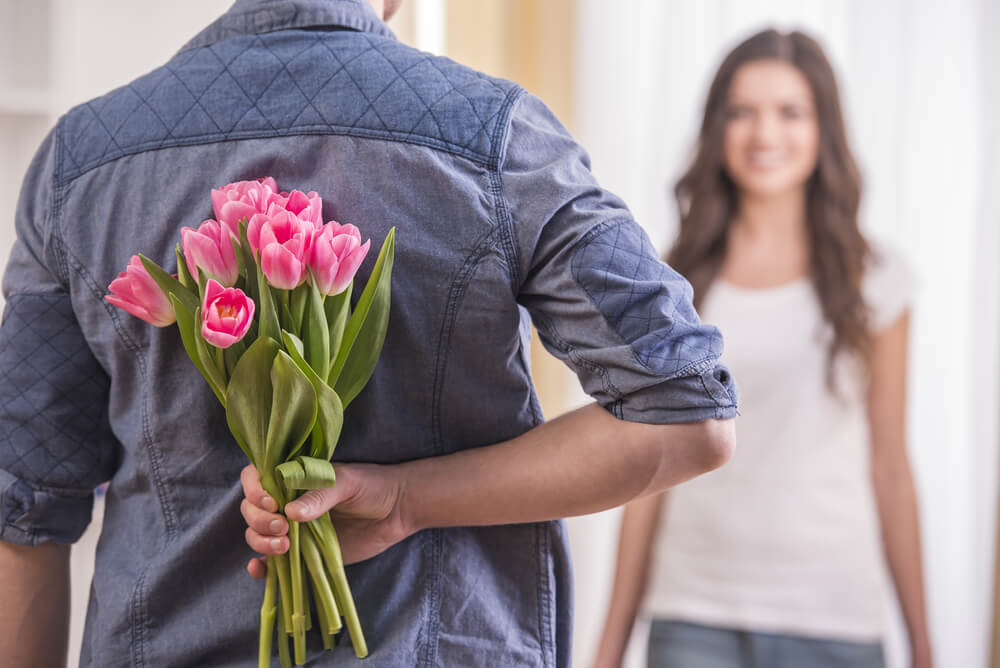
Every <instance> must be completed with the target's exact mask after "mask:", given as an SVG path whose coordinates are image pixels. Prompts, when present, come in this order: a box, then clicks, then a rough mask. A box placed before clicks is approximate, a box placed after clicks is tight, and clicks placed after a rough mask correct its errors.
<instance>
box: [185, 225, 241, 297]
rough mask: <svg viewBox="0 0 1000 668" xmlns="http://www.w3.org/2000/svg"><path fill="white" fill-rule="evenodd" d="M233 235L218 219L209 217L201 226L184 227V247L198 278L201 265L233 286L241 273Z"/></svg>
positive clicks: (191, 269) (189, 262)
mask: <svg viewBox="0 0 1000 668" xmlns="http://www.w3.org/2000/svg"><path fill="white" fill-rule="evenodd" d="M232 238H233V237H232V234H231V233H230V231H229V229H228V228H225V227H223V226H222V225H220V224H219V223H217V222H215V221H214V220H206V221H205V222H203V223H202V224H201V226H200V227H198V229H194V228H192V227H185V228H183V229H182V230H181V246H182V247H183V248H184V258H185V259H186V260H187V266H188V271H190V272H191V275H192V276H193V277H194V278H195V280H197V279H198V268H199V267H201V268H202V269H204V270H205V272H206V273H207V274H208V275H209V276H210V277H212V278H214V279H215V280H217V281H218V282H219V283H221V284H222V285H224V286H225V287H232V286H233V285H235V284H236V279H237V278H239V275H240V267H239V264H238V263H237V262H236V251H235V250H234V249H233V242H232Z"/></svg>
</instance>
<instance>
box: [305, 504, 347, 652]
mask: <svg viewBox="0 0 1000 668" xmlns="http://www.w3.org/2000/svg"><path fill="white" fill-rule="evenodd" d="M310 526H311V524H310ZM300 540H301V542H302V556H303V558H305V560H306V567H307V568H308V569H309V577H310V578H311V579H312V585H313V596H314V597H315V599H316V610H317V611H318V612H319V616H320V620H321V622H322V623H321V624H320V626H321V627H322V630H323V632H324V633H337V632H338V631H340V629H341V628H343V625H342V624H341V623H340V611H339V610H338V609H337V604H336V602H335V601H334V599H333V590H331V589H330V580H329V579H328V578H327V576H326V570H325V569H324V568H323V558H322V557H321V556H320V554H319V548H317V547H316V541H315V539H314V538H313V534H312V532H309V531H306V532H305V533H303V534H302V536H301V539H300ZM324 616H325V617H326V620H325V621H323V618H324Z"/></svg>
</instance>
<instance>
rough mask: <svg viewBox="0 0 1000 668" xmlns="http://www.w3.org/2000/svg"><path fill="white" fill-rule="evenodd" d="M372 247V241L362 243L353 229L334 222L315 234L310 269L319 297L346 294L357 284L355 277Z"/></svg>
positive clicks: (355, 229) (350, 226) (351, 226)
mask: <svg viewBox="0 0 1000 668" xmlns="http://www.w3.org/2000/svg"><path fill="white" fill-rule="evenodd" d="M371 245H372V240H371V239H369V240H368V241H366V242H365V243H364V244H362V243H361V232H360V231H359V230H358V228H356V227H355V226H354V225H341V224H340V223H338V222H336V221H334V220H331V221H330V222H329V223H327V224H326V225H324V226H323V227H322V228H321V229H319V230H316V233H315V234H314V236H313V243H312V253H311V254H310V257H309V266H310V267H311V268H312V272H313V276H314V277H315V278H316V287H317V289H318V290H319V292H320V294H323V295H336V294H340V293H341V292H343V291H344V289H345V288H347V286H348V285H349V284H350V282H351V281H352V280H354V274H356V273H357V271H358V267H360V266H361V261H362V260H364V259H365V255H367V254H368V249H369V248H370V247H371Z"/></svg>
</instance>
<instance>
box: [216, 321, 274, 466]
mask: <svg viewBox="0 0 1000 668" xmlns="http://www.w3.org/2000/svg"><path fill="white" fill-rule="evenodd" d="M278 350H279V346H278V342H277V341H275V340H274V339H271V338H268V337H266V336H262V337H261V338H259V339H257V340H256V341H254V343H253V345H251V346H250V347H249V348H248V349H247V351H246V352H245V353H243V356H242V357H241V358H240V361H239V363H238V364H237V365H236V368H235V369H234V370H233V376H232V378H230V380H229V387H228V388H227V390H226V423H227V424H228V425H229V431H231V432H232V434H233V436H234V437H235V438H236V441H237V442H238V443H239V444H240V447H242V448H243V452H245V453H246V454H247V457H248V458H249V459H250V461H251V462H253V465H254V466H256V467H257V469H258V470H261V471H262V475H263V473H264V471H263V470H262V469H263V466H264V463H265V455H266V452H267V429H268V424H269V423H270V421H271V404H272V395H273V388H272V387H271V366H272V364H273V362H274V359H275V357H276V356H277V354H278Z"/></svg>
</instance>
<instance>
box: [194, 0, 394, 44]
mask: <svg viewBox="0 0 1000 668" xmlns="http://www.w3.org/2000/svg"><path fill="white" fill-rule="evenodd" d="M319 26H329V27H337V28H347V29H350V30H358V31H360V32H370V33H375V34H377V35H382V36H383V37H390V38H392V39H395V38H396V36H395V35H394V34H393V33H392V31H391V30H390V29H389V27H388V26H387V25H386V24H385V23H383V22H382V19H380V18H379V17H378V15H376V14H375V10H374V9H373V8H372V6H371V5H370V4H368V2H367V0H236V3H235V4H234V5H233V6H232V7H230V8H229V11H227V12H226V13H225V14H223V15H222V16H220V17H219V18H218V19H216V20H215V21H214V22H213V23H212V24H211V25H209V26H208V27H207V28H205V29H204V30H202V31H201V32H200V33H198V34H197V35H196V36H195V37H194V39H192V40H191V41H190V42H188V43H187V44H185V45H184V47H183V48H181V51H187V50H189V49H196V48H199V47H203V46H210V45H211V44H214V43H215V42H218V41H220V40H223V39H226V38H228V37H236V36H239V35H259V34H262V33H267V32H274V31H275V30H287V29H290V28H312V27H319Z"/></svg>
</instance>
